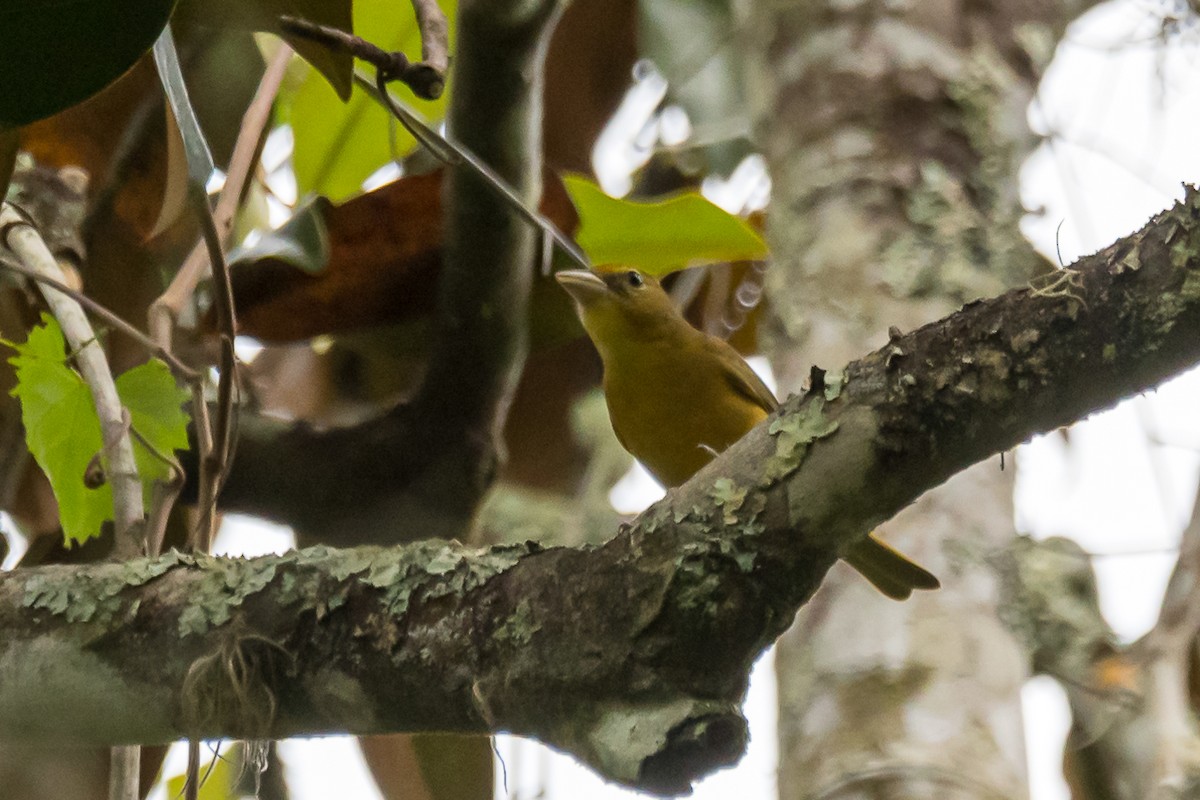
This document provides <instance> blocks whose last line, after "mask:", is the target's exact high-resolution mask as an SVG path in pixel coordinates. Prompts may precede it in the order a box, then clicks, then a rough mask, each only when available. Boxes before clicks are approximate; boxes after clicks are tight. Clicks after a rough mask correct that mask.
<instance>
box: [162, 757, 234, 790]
mask: <svg viewBox="0 0 1200 800" xmlns="http://www.w3.org/2000/svg"><path fill="white" fill-rule="evenodd" d="M236 783H237V774H236V773H235V772H234V769H233V765H232V759H231V758H230V757H229V755H225V756H222V757H217V756H214V757H213V760H212V761H210V762H208V763H207V764H204V765H202V766H201V767H200V788H199V791H198V792H197V793H196V797H197V800H233V798H237V797H240V795H239V793H238V792H237V791H235V789H234V784H236ZM186 786H187V774H186V773H181V774H179V775H173V776H171V777H170V778H167V797H169V798H172V800H174V798H177V797H183V790H184V788H185V787H186Z"/></svg>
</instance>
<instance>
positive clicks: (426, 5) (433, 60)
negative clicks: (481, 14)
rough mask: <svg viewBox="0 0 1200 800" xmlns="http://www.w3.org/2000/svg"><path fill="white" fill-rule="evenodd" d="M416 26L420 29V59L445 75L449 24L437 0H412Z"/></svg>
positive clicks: (448, 64) (447, 61)
mask: <svg viewBox="0 0 1200 800" xmlns="http://www.w3.org/2000/svg"><path fill="white" fill-rule="evenodd" d="M412 5H413V14H415V15H416V17H417V28H418V29H419V30H420V31H421V59H422V60H423V61H424V62H425V63H426V64H427V65H429V67H430V68H432V69H434V70H436V71H437V72H438V73H439V74H441V75H445V74H446V70H448V69H450V25H449V24H448V23H447V22H446V15H445V13H443V12H442V9H441V6H439V5H438V4H437V0H412Z"/></svg>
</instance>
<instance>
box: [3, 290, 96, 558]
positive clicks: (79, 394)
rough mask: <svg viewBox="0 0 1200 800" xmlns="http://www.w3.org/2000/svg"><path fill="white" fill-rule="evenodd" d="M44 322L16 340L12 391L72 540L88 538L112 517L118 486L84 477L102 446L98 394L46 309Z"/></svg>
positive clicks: (30, 441)
mask: <svg viewBox="0 0 1200 800" xmlns="http://www.w3.org/2000/svg"><path fill="white" fill-rule="evenodd" d="M42 320H43V323H44V324H43V325H40V326H38V327H36V328H34V329H33V330H31V331H30V332H29V338H28V339H26V341H25V343H24V344H21V345H10V346H12V347H14V348H15V349H16V350H17V355H16V356H14V357H12V358H10V359H9V363H10V364H12V365H13V367H14V368H15V369H16V374H17V385H16V387H15V388H13V390H12V394H13V395H14V396H15V397H16V398H17V399H19V400H20V401H21V421H22V422H23V423H24V425H25V441H26V442H27V443H28V445H29V451H30V452H31V453H33V457H34V458H35V459H37V462H38V465H39V466H41V468H42V471H43V472H45V473H46V477H47V478H49V479H50V486H51V487H52V488H53V489H54V497H55V499H57V500H58V510H59V518H60V521H61V522H62V527H63V534H64V535H65V536H66V538H67V540H68V541H71V540H73V541H77V542H83V541H86V540H87V539H90V538H91V537H93V536H95V535H97V534H98V533H99V532H100V525H101V524H102V523H103V522H104V520H106V519H109V518H111V517H112V507H113V505H112V489H111V488H110V487H109V485H108V484H107V483H106V484H104V485H102V486H100V487H99V488H96V489H90V488H88V487H87V486H86V485H85V484H84V482H83V475H84V472H85V471H86V470H87V468H88V464H89V463H90V462H91V460H92V457H93V456H94V455H96V453H98V452H100V449H101V447H102V445H103V442H102V440H101V437H100V421H99V419H97V417H96V409H95V406H93V405H92V395H91V392H90V391H88V387H87V384H85V383H84V382H83V378H81V377H80V376H79V373H77V372H75V370H73V369H71V368H70V367H68V366H67V365H66V361H65V357H66V343H65V342H64V340H63V334H62V330H61V329H60V328H59V327H58V323H57V322H55V321H54V320H53V318H51V317H50V316H49V315H47V314H43V315H42Z"/></svg>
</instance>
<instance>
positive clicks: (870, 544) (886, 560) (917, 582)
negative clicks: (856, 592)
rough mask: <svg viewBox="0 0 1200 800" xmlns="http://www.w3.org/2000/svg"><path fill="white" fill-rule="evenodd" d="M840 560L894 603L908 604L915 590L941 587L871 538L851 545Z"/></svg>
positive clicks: (928, 573)
mask: <svg viewBox="0 0 1200 800" xmlns="http://www.w3.org/2000/svg"><path fill="white" fill-rule="evenodd" d="M842 558H844V559H845V560H846V562H847V563H848V564H850V566H852V567H854V568H855V569H856V570H858V571H859V572H860V573H861V574H862V576H863V577H864V578H866V579H867V580H869V581H870V582H871V583H872V584H873V585H874V586H875V588H876V589H878V590H879V591H881V592H883V593H884V594H886V595H887V596H888V597H890V598H892V599H893V600H907V599H908V597H909V595H911V594H912V593H913V590H914V589H937V588H939V587H940V586H941V585H942V584H941V583H940V582H939V581H938V579H937V577H936V576H934V574H933V573H932V572H930V571H929V570H927V569H925V568H924V567H922V566H920V565H919V564H916V563H914V562H913V561H910V560H909V559H908V557H907V556H905V555H904V554H903V553H901V552H900V551H899V550H894V549H893V548H892V547H890V546H889V545H887V544H885V543H884V542H881V541H880V540H879V539H876V538H875V536H874V534H872V535H870V536H868V537H867V538H865V539H862V540H860V541H857V542H855V543H854V544H852V545H850V547H848V548H847V549H846V551H845V552H844V553H842Z"/></svg>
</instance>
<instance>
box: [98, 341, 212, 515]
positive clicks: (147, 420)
mask: <svg viewBox="0 0 1200 800" xmlns="http://www.w3.org/2000/svg"><path fill="white" fill-rule="evenodd" d="M116 384H117V394H118V395H120V397H121V403H122V404H123V405H124V406H125V407H126V408H127V409H129V419H130V422H131V424H132V425H133V429H134V430H135V431H137V433H138V435H139V436H140V437H141V438H142V439H145V440H146V442H148V443H149V444H150V446H151V447H153V448H154V450H155V451H156V452H157V453H158V454H159V455H155V454H154V453H153V452H151V451H150V450H149V449H147V447H146V445H145V444H143V443H142V442H141V441H140V440H139V439H138V438H137V437H134V440H133V457H134V459H135V460H136V461H137V468H138V477H140V478H141V480H142V489H143V494H144V496H145V498H146V500H147V502H148V501H149V499H150V492H149V489H151V488H152V487H153V484H154V481H156V480H164V481H165V480H169V479H170V478H171V467H170V465H169V464H167V463H166V462H165V461H163V459H162V457H161V456H165V457H167V458H172V457H173V456H174V453H175V451H176V450H187V449H188V435H187V426H188V415H187V413H186V412H184V410H183V404H184V403H186V402H188V401H189V400H190V399H191V398H190V395H189V394H188V392H187V390H185V389H181V388H179V386H178V385H177V384H176V383H175V378H174V376H172V375H171V370H170V368H169V367H168V366H167V365H166V364H164V363H163V362H162V361H159V360H158V359H152V360H150V361H147V362H146V363H145V364H140V365H138V366H136V367H134V368H133V369H131V370H129V371H128V372H125V373H122V374H121V375H120V376H118V377H117V380H116ZM97 424H98V423H97Z"/></svg>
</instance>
